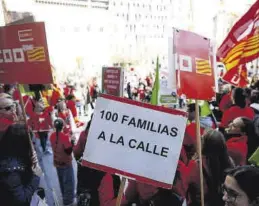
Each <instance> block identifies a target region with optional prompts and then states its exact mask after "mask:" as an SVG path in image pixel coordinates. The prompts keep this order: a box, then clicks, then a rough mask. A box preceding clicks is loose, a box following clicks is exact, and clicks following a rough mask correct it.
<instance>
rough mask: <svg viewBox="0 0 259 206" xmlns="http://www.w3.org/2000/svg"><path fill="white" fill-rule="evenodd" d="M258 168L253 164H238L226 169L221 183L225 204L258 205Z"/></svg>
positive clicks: (232, 205) (233, 205) (236, 205)
mask: <svg viewBox="0 0 259 206" xmlns="http://www.w3.org/2000/svg"><path fill="white" fill-rule="evenodd" d="M258 185H259V169H258V168H256V167H254V166H240V167H237V168H235V169H231V170H229V171H227V176H226V179H225V182H224V184H223V187H222V190H223V201H224V202H225V206H258V205H259V187H258Z"/></svg>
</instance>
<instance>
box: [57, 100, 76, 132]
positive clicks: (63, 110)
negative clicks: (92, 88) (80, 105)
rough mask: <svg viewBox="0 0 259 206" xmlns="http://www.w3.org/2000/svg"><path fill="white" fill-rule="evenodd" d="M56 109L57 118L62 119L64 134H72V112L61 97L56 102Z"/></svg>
mask: <svg viewBox="0 0 259 206" xmlns="http://www.w3.org/2000/svg"><path fill="white" fill-rule="evenodd" d="M57 109H58V118H61V119H63V121H64V123H65V125H64V132H65V133H66V134H69V135H72V121H74V119H73V116H72V113H71V111H70V110H69V109H67V106H66V103H65V101H64V100H63V99H60V100H59V102H58V103H57Z"/></svg>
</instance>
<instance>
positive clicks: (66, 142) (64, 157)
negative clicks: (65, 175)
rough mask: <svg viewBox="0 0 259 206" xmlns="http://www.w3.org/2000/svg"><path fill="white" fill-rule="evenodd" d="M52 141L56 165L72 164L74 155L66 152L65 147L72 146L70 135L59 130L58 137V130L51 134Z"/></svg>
mask: <svg viewBox="0 0 259 206" xmlns="http://www.w3.org/2000/svg"><path fill="white" fill-rule="evenodd" d="M50 142H51V146H52V150H53V152H54V165H55V167H66V166H69V165H71V164H72V155H71V154H70V155H69V154H67V153H66V152H65V149H69V148H71V147H72V144H71V142H70V138H69V136H68V135H66V134H64V133H63V132H59V134H58V138H57V135H56V132H53V133H52V134H51V136H50Z"/></svg>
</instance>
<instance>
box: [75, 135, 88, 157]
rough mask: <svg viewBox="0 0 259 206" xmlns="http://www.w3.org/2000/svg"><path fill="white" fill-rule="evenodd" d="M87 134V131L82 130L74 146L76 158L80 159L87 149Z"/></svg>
mask: <svg viewBox="0 0 259 206" xmlns="http://www.w3.org/2000/svg"><path fill="white" fill-rule="evenodd" d="M86 138H87V134H86V133H85V132H81V134H80V137H79V140H78V142H77V144H76V146H75V147H74V148H73V152H74V156H75V158H76V159H80V158H81V157H82V155H83V152H84V150H85V144H86Z"/></svg>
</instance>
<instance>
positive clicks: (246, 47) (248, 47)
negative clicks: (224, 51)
mask: <svg viewBox="0 0 259 206" xmlns="http://www.w3.org/2000/svg"><path fill="white" fill-rule="evenodd" d="M258 43H259V42H258ZM257 47H258V44H253V45H246V46H245V47H244V48H241V49H240V50H239V51H236V53H235V54H233V55H232V56H230V57H228V59H224V60H223V62H225V63H229V62H230V61H232V60H233V59H235V58H236V57H237V56H238V55H240V56H241V55H242V53H243V52H244V51H248V50H251V49H256V48H257Z"/></svg>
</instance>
